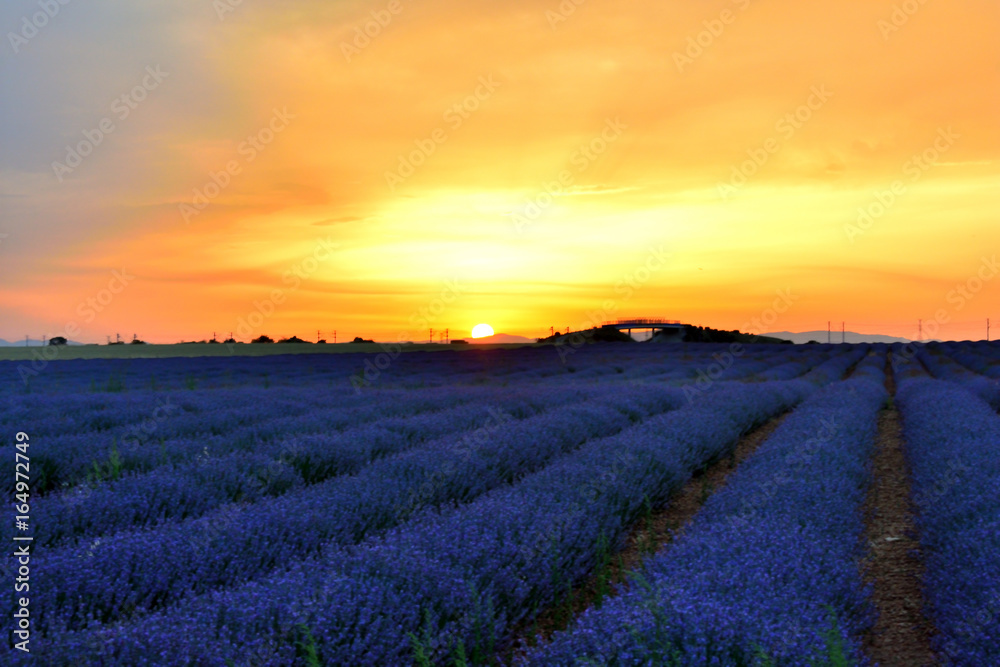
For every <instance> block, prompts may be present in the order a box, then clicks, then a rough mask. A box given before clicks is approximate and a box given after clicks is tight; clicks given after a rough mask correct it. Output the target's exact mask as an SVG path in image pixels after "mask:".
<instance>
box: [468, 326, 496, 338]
mask: <svg viewBox="0 0 1000 667" xmlns="http://www.w3.org/2000/svg"><path fill="white" fill-rule="evenodd" d="M492 335H493V327H491V326H490V325H488V324H477V325H476V326H474V327H472V337H473V338H486V337H487V336H492Z"/></svg>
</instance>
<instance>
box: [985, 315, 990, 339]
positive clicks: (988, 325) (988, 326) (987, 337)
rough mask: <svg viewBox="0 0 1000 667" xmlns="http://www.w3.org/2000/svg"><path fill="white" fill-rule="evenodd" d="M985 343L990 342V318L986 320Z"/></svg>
mask: <svg viewBox="0 0 1000 667" xmlns="http://www.w3.org/2000/svg"><path fill="white" fill-rule="evenodd" d="M986 342H987V343H988V342H990V318H988V317H987V318H986Z"/></svg>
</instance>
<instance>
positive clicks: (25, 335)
mask: <svg viewBox="0 0 1000 667" xmlns="http://www.w3.org/2000/svg"><path fill="white" fill-rule="evenodd" d="M24 346H25V347H28V334H24Z"/></svg>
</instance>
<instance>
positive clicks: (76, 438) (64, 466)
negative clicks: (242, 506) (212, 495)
mask: <svg viewBox="0 0 1000 667" xmlns="http://www.w3.org/2000/svg"><path fill="white" fill-rule="evenodd" d="M262 394H263V395H262ZM397 395H398V394H397ZM447 396H448V395H447V394H445V395H444V396H441V395H438V396H437V397H431V396H416V397H412V398H413V400H410V401H406V402H402V403H400V402H398V401H394V400H389V401H384V402H383V401H378V400H376V397H374V396H372V397H370V398H366V399H365V401H364V402H361V401H358V400H356V399H346V400H344V401H343V403H337V404H333V405H331V402H330V401H331V400H332V397H328V398H326V399H317V398H315V397H310V396H308V395H306V393H304V392H301V391H294V390H283V389H275V390H273V391H269V392H266V393H263V391H262V390H235V391H234V392H232V394H230V393H228V392H197V393H196V392H185V393H182V394H179V395H178V394H142V395H136V396H129V397H121V396H114V397H113V398H105V399H104V402H98V403H96V404H95V405H88V406H86V407H85V409H83V410H79V411H77V412H76V414H74V413H72V412H70V413H69V414H70V417H69V421H68V426H67V424H66V423H62V424H57V425H56V426H53V425H52V423H51V422H50V421H49V420H48V417H50V416H51V415H50V414H49V413H48V412H47V411H46V410H38V411H37V412H38V414H36V415H33V416H32V418H30V419H27V418H25V419H23V420H22V421H20V422H19V425H18V427H17V428H18V430H24V431H27V432H29V433H31V434H32V435H33V437H35V438H36V439H40V440H42V441H43V442H44V443H45V447H44V449H42V450H41V452H40V453H39V455H38V457H37V459H36V460H35V464H36V467H37V468H38V472H39V474H38V475H36V483H35V491H36V493H40V494H42V493H46V492H49V491H51V490H57V489H59V488H65V487H68V486H74V485H76V484H79V483H80V482H82V481H86V480H88V479H94V478H95V477H96V478H97V480H98V481H99V480H101V479H105V478H115V477H118V476H120V475H122V474H128V473H130V472H143V471H148V470H152V469H155V468H156V467H158V466H161V465H167V464H170V463H174V462H177V461H185V460H190V459H192V458H193V457H194V456H196V455H198V454H203V453H204V452H206V451H208V452H210V453H211V454H212V455H218V454H220V453H225V452H227V451H235V450H240V449H247V448H252V446H253V445H254V443H256V442H258V441H260V440H265V439H269V438H274V437H276V436H278V435H279V434H281V433H283V432H285V431H286V430H287V428H288V426H289V424H290V420H297V421H298V425H299V428H306V429H313V430H314V431H324V430H329V429H342V428H346V427H349V426H354V425H358V424H362V423H365V422H371V421H375V420H377V419H379V418H381V417H386V416H393V415H399V414H407V413H412V412H415V411H419V410H426V409H430V408H434V407H437V405H439V404H440V403H441V402H442V400H441V399H442V398H446V397H447ZM466 396H469V398H471V396H470V392H464V393H458V392H452V393H451V397H453V400H455V401H456V402H462V401H464V400H468V399H466ZM392 398H395V396H393V397H392ZM324 401H325V402H324ZM88 403H89V401H88ZM57 414H60V415H62V412H61V411H58V413H57ZM99 420H104V421H99ZM74 422H75V423H74ZM63 428H68V429H70V430H72V429H74V428H75V429H76V431H75V432H73V433H72V434H63V435H59V432H60V431H61V430H62V429H63ZM0 483H2V484H6V485H9V484H10V481H9V480H3V482H0Z"/></svg>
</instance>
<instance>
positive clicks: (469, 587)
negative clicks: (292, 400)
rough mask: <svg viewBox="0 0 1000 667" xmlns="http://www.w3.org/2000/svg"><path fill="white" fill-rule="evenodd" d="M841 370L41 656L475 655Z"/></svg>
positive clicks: (756, 393)
mask: <svg viewBox="0 0 1000 667" xmlns="http://www.w3.org/2000/svg"><path fill="white" fill-rule="evenodd" d="M853 361H854V359H853V358H851V356H849V355H844V356H841V357H838V358H836V359H834V360H831V361H830V362H827V363H826V364H823V365H822V366H821V367H820V368H819V369H816V370H814V371H813V373H811V374H810V378H811V379H812V380H814V381H813V382H811V381H807V380H797V381H793V382H778V383H760V384H755V385H753V386H744V385H736V386H719V387H718V388H717V390H715V391H713V392H711V393H710V394H707V395H705V396H704V397H703V398H702V400H701V401H700V404H696V405H689V406H687V407H685V408H682V409H681V410H677V411H675V412H672V413H669V414H667V415H664V416H661V417H656V418H653V419H651V420H649V421H648V422H645V423H643V424H641V425H639V426H635V427H633V428H629V429H627V430H626V431H623V432H622V433H621V434H619V435H618V436H614V437H612V438H608V439H604V440H600V441H597V442H593V443H591V444H588V445H586V446H584V447H583V448H582V449H580V450H579V451H577V452H575V453H573V454H570V455H568V456H566V457H564V458H563V459H561V460H560V461H558V462H556V463H554V464H552V465H551V466H549V467H547V468H545V469H544V470H542V471H540V472H539V473H536V474H534V475H531V476H529V477H527V478H525V479H523V480H522V481H521V482H520V483H518V484H516V485H514V486H513V487H510V488H504V489H498V490H495V491H493V492H491V493H488V494H487V495H485V496H483V497H481V498H479V499H478V500H476V501H474V502H472V503H471V504H469V505H466V506H464V507H461V508H459V509H456V510H452V511H448V510H446V509H445V510H443V511H442V512H441V514H440V515H438V514H429V515H424V516H421V517H420V518H418V519H415V520H413V521H411V522H410V523H409V524H407V525H405V526H403V527H401V528H399V529H396V530H394V531H392V532H390V533H389V534H388V535H387V536H385V537H384V538H381V539H378V540H374V541H371V542H369V543H366V544H365V545H363V546H361V547H357V548H348V549H343V548H340V549H331V550H327V551H326V552H325V553H324V554H323V555H322V556H321V557H320V558H318V559H316V560H307V561H304V562H300V563H296V564H294V565H293V566H292V567H290V568H289V569H288V570H286V571H282V572H280V573H278V574H275V575H274V576H272V577H270V578H268V579H266V580H263V581H261V582H259V583H251V584H249V585H246V586H243V587H238V588H234V589H230V590H224V591H219V592H215V593H212V594H209V595H207V596H204V597H202V598H198V599H195V600H189V601H187V602H185V603H184V604H182V605H176V606H174V607H172V608H170V609H169V610H167V611H165V612H164V613H158V614H154V615H152V616H150V617H147V618H146V619H144V620H141V621H139V622H137V623H134V624H124V625H116V626H111V627H108V628H106V629H100V628H94V629H93V630H91V631H89V632H82V633H65V634H63V633H58V634H56V635H54V636H51V637H50V638H49V643H48V647H49V648H48V653H47V655H46V656H44V657H45V659H47V660H49V661H51V662H53V663H55V664H60V661H61V660H66V659H68V657H69V656H74V655H79V656H87V659H88V660H91V661H94V662H97V661H102V662H103V663H104V664H137V665H138V664H152V662H156V660H159V661H160V662H163V661H166V662H170V663H185V662H187V661H192V662H197V663H198V664H205V665H216V664H217V665H223V664H227V661H232V662H233V663H236V664H246V663H247V662H248V661H254V662H256V663H258V664H288V663H291V662H294V660H295V654H296V645H297V644H298V645H301V643H302V641H305V639H304V637H305V636H308V638H309V639H308V641H309V642H312V643H314V644H315V648H316V650H317V651H318V653H319V657H320V660H321V661H322V662H323V663H327V664H352V665H366V664H403V663H409V662H410V661H412V660H413V657H414V654H413V651H414V646H413V642H412V639H411V638H410V637H408V636H407V635H408V633H412V634H413V635H414V636H415V637H418V638H419V639H418V643H419V645H420V646H419V648H418V649H417V650H419V651H421V652H427V653H429V654H431V655H433V656H434V658H435V659H438V658H441V659H443V658H444V656H445V655H446V654H449V653H452V652H456V651H460V648H459V647H460V646H464V647H465V649H466V650H467V651H468V654H470V655H471V654H473V653H476V652H478V653H479V654H480V655H486V654H487V653H489V651H490V650H491V649H490V646H491V644H490V641H488V639H487V638H489V637H494V638H495V639H496V640H497V641H500V640H502V639H503V638H504V636H505V635H506V633H507V632H509V630H510V628H511V627H512V626H513V625H514V624H516V623H517V622H518V621H520V620H523V619H524V618H526V617H528V616H529V615H530V614H531V613H532V610H533V609H537V608H538V607H540V606H543V605H545V604H547V603H549V602H551V601H552V600H553V599H555V597H556V596H557V595H559V594H561V593H562V592H563V591H564V589H565V586H566V585H567V584H568V583H570V582H572V581H573V580H575V579H578V578H580V577H581V576H583V575H584V574H585V573H586V572H587V571H589V569H590V568H591V567H592V566H593V565H594V562H595V559H596V558H598V554H599V552H600V545H601V544H602V543H603V544H608V543H616V542H619V541H620V540H621V539H623V536H624V535H625V532H626V530H627V528H628V526H629V525H630V523H631V521H632V520H633V519H634V518H635V516H636V515H637V513H638V512H639V511H640V510H641V508H642V507H643V506H644V504H645V502H647V499H650V500H652V501H653V502H660V501H662V500H663V499H665V498H666V497H667V495H669V493H670V492H671V490H672V489H674V488H676V487H677V486H678V485H679V484H682V483H683V482H684V481H685V480H686V479H687V478H688V477H689V476H690V474H691V471H692V470H693V469H695V468H697V467H699V466H701V465H703V464H704V463H705V462H706V461H708V460H710V459H712V458H714V457H717V456H719V455H721V454H723V453H724V452H725V451H726V450H727V449H728V448H729V447H731V446H732V444H733V442H734V441H735V440H736V438H737V437H738V436H739V435H740V434H741V433H743V432H744V431H746V430H747V429H749V428H751V427H752V426H753V425H754V424H757V423H760V422H761V421H763V420H765V419H767V418H768V417H770V416H773V415H774V414H777V413H778V412H781V411H784V410H786V409H788V408H790V407H791V406H793V405H795V404H796V403H798V402H799V401H800V400H802V398H803V397H804V396H806V395H808V394H809V393H811V392H812V391H814V390H815V387H816V386H817V383H820V384H821V383H823V382H828V381H830V380H832V379H833V378H834V377H837V376H838V375H839V374H841V373H843V371H844V370H845V369H846V367H847V366H848V365H850V363H852V362H853ZM502 460H503V459H501V461H502ZM303 628H307V630H303ZM303 632H307V635H303ZM477 638H478V640H477ZM150 656H156V660H151V658H150Z"/></svg>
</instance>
